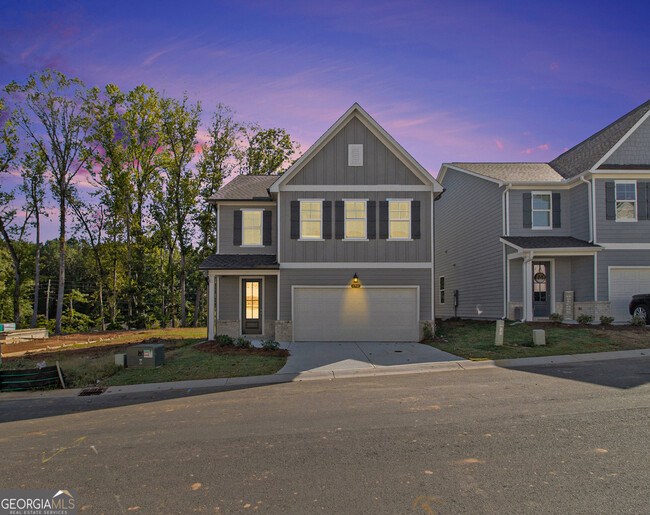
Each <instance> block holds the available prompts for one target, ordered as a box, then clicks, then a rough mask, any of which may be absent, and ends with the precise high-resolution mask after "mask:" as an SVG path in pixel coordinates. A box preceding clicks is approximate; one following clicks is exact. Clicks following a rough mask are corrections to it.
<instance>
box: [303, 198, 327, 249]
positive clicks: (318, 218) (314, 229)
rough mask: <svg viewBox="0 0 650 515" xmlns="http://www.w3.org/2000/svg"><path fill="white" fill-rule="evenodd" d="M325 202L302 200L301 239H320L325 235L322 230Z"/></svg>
mask: <svg viewBox="0 0 650 515" xmlns="http://www.w3.org/2000/svg"><path fill="white" fill-rule="evenodd" d="M322 220H323V203H322V202H321V201H320V200H317V201H314V202H312V201H308V200H301V201H300V239H301V240H319V239H321V238H322V237H323V231H322V229H323V228H322Z"/></svg>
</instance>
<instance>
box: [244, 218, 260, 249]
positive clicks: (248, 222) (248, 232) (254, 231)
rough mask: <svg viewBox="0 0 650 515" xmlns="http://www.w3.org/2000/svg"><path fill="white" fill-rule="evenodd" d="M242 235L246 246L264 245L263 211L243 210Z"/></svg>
mask: <svg viewBox="0 0 650 515" xmlns="http://www.w3.org/2000/svg"><path fill="white" fill-rule="evenodd" d="M242 233H243V234H242V242H243V244H244V245H262V211H261V210H247V209H244V210H242Z"/></svg>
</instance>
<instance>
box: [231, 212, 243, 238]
mask: <svg viewBox="0 0 650 515" xmlns="http://www.w3.org/2000/svg"><path fill="white" fill-rule="evenodd" d="M233 215H234V218H233V221H234V223H233V230H232V244H233V245H241V231H242V229H241V211H240V210H239V209H237V210H236V211H235V212H234V213H233Z"/></svg>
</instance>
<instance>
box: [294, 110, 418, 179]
mask: <svg viewBox="0 0 650 515" xmlns="http://www.w3.org/2000/svg"><path fill="white" fill-rule="evenodd" d="M359 143H360V144H363V166H348V145H349V144H359ZM331 184H337V185H364V184H373V185H374V184H402V185H417V186H422V185H423V184H424V183H423V182H422V180H421V179H420V178H418V177H417V176H416V175H415V174H413V172H411V171H410V170H409V169H408V167H407V166H406V165H405V164H404V163H403V162H402V161H401V160H400V159H399V158H398V157H397V156H396V155H395V154H394V153H393V152H392V151H391V150H390V149H389V148H388V147H386V145H384V144H383V143H382V142H381V141H380V140H379V139H378V138H377V137H376V136H375V135H374V134H373V133H372V132H371V131H370V130H369V129H368V128H367V127H366V126H365V124H364V123H363V122H362V121H361V120H360V119H359V118H357V117H354V118H352V120H350V121H349V122H348V123H347V124H346V125H345V126H344V127H343V128H342V129H341V130H340V131H339V132H338V133H337V134H336V135H335V136H334V137H333V138H332V140H331V141H329V142H328V143H327V144H326V145H325V146H324V147H323V148H322V149H321V150H319V151H318V152H317V153H316V154H315V155H314V156H312V157H311V159H310V160H309V161H307V162H306V163H305V164H304V165H303V167H302V168H301V169H300V171H299V173H297V174H296V175H295V176H294V177H292V178H291V179H290V180H289V181H288V183H287V185H289V186H302V185H331Z"/></svg>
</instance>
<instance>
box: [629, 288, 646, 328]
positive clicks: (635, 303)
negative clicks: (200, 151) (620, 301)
mask: <svg viewBox="0 0 650 515" xmlns="http://www.w3.org/2000/svg"><path fill="white" fill-rule="evenodd" d="M630 315H632V316H633V317H634V316H636V317H641V318H645V323H646V324H650V293H642V294H641V295H633V296H632V301H631V302H630Z"/></svg>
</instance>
